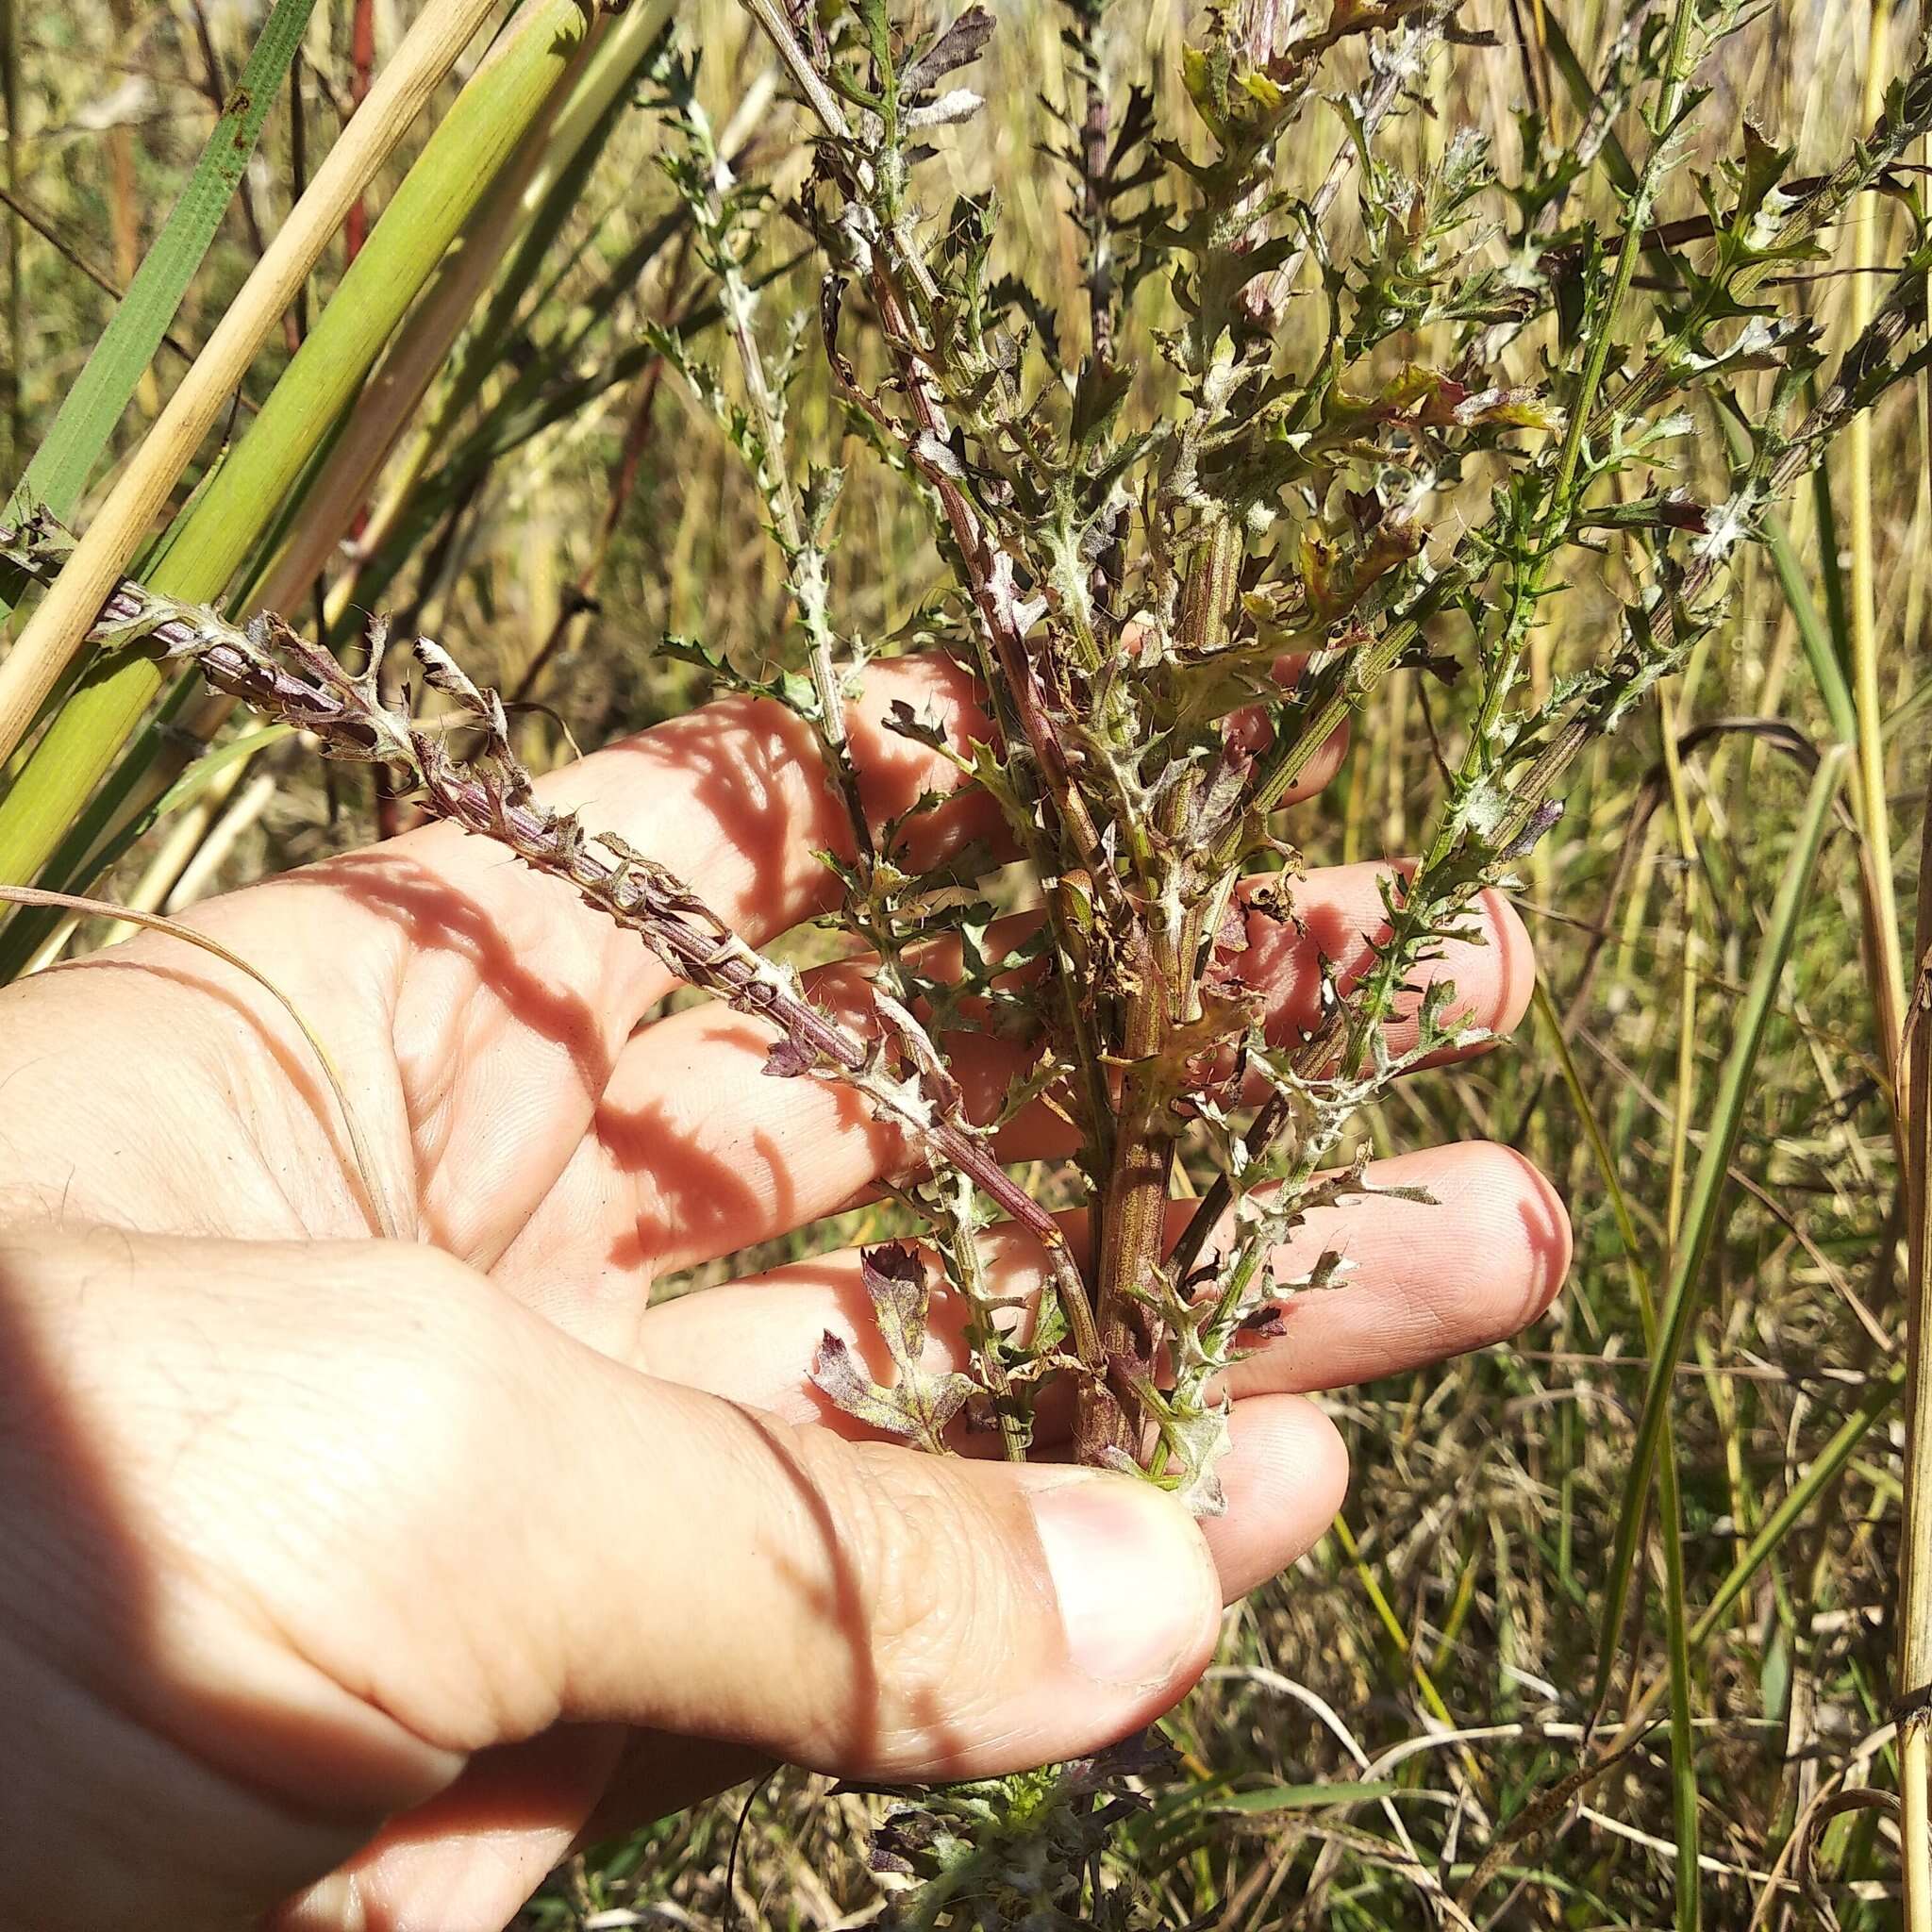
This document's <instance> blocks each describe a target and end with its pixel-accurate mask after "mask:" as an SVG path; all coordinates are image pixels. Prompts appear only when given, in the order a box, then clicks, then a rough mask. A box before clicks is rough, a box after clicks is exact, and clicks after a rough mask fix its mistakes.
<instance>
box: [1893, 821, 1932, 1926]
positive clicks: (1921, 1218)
mask: <svg viewBox="0 0 1932 1932" xmlns="http://www.w3.org/2000/svg"><path fill="white" fill-rule="evenodd" d="M1916 951H1917V956H1918V957H1917V967H1916V985H1915V988H1914V991H1913V995H1912V1008H1911V1012H1910V1016H1909V1019H1908V1021H1907V1028H1908V1032H1909V1043H1910V1055H1911V1070H1910V1076H1909V1087H1908V1092H1909V1095H1910V1099H1909V1104H1908V1106H1907V1109H1906V1125H1907V1132H1906V1148H1907V1159H1906V1195H1907V1206H1908V1208H1909V1217H1910V1218H1909V1223H1908V1228H1909V1250H1910V1257H1911V1259H1910V1275H1909V1280H1908V1287H1907V1297H1906V1364H1907V1381H1906V1456H1905V1486H1906V1494H1905V1548H1904V1552H1903V1557H1902V1562H1901V1568H1900V1575H1899V1607H1898V1633H1899V1635H1898V1643H1899V1650H1898V1684H1897V1693H1898V1703H1897V1707H1896V1708H1897V1712H1898V1722H1899V1801H1900V1805H1901V1807H1902V1810H1903V1814H1904V1815H1903V1820H1902V1824H1901V1832H1900V1838H1901V1849H1902V1857H1903V1863H1904V1874H1903V1875H1904V1880H1905V1907H1906V1932H1932V1374H1928V1373H1927V1364H1926V1359H1925V1356H1926V1351H1927V1349H1928V1348H1932V1281H1928V1274H1932V1266H1928V1263H1932V1187H1928V1185H1927V1180H1928V1167H1932V1015H1928V1013H1927V1011H1926V992H1927V988H1928V986H1932V980H1928V978H1927V974H1928V973H1932V805H1928V808H1927V810H1926V813H1925V821H1924V829H1923V832H1922V835H1921V841H1920V848H1919V908H1918V935H1917V940H1916Z"/></svg>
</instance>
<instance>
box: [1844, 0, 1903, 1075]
mask: <svg viewBox="0 0 1932 1932" xmlns="http://www.w3.org/2000/svg"><path fill="white" fill-rule="evenodd" d="M1890 26H1891V8H1890V0H1872V19H1871V32H1870V36H1869V39H1868V42H1867V45H1866V50H1865V94H1864V105H1863V108H1862V109H1861V111H1862V113H1863V115H1864V118H1865V122H1866V124H1867V125H1871V124H1872V123H1873V122H1874V121H1875V120H1876V119H1877V117H1878V115H1879V113H1880V112H1882V110H1883V108H1884V105H1885V82H1886V74H1887V67H1888V62H1887V58H1886V54H1887V49H1888V45H1889V42H1890ZM1883 199H1884V197H1883V196H1881V195H1879V194H1877V193H1875V192H1868V193H1865V194H1861V195H1859V196H1858V198H1857V202H1856V204H1855V205H1854V208H1853V212H1852V261H1851V267H1852V275H1851V284H1852V285H1851V289H1850V291H1849V293H1850V305H1849V306H1850V310H1851V324H1850V329H1851V339H1852V340H1853V341H1857V339H1858V337H1859V335H1860V334H1861V333H1862V332H1863V331H1864V330H1865V328H1866V327H1867V326H1868V325H1870V323H1871V321H1872V287H1873V281H1874V275H1875V271H1876V269H1877V266H1878V224H1879V214H1880V208H1881V204H1882V202H1883ZM1872 429H1873V425H1872V418H1871V415H1870V413H1869V412H1866V411H1861V412H1860V413H1859V414H1858V416H1857V418H1856V419H1855V420H1854V421H1853V423H1852V425H1851V427H1850V430H1849V431H1848V436H1847V442H1846V457H1847V462H1848V467H1849V470H1850V478H1849V481H1850V494H1851V533H1850V534H1851V549H1852V558H1851V564H1852V568H1851V582H1850V584H1849V585H1848V587H1847V589H1848V591H1849V598H1850V605H1851V608H1850V611H1849V613H1848V614H1849V617H1850V620H1851V663H1852V690H1853V697H1854V700H1855V702H1856V704H1857V714H1858V738H1857V745H1858V785H1857V797H1858V800H1859V807H1858V818H1859V823H1860V824H1861V825H1862V826H1863V828H1864V833H1865V843H1866V844H1867V846H1868V847H1869V848H1870V849H1871V854H1872V871H1873V883H1874V888H1875V891H1876V902H1877V903H1876V907H1875V912H1876V923H1877V928H1878V929H1877V932H1876V935H1875V938H1876V941H1877V947H1878V952H1877V958H1875V959H1874V961H1873V973H1872V997H1873V1005H1874V1011H1875V1013H1876V1017H1877V1021H1878V1039H1879V1043H1880V1046H1881V1047H1882V1048H1883V1051H1884V1055H1885V1063H1886V1065H1887V1067H1889V1068H1890V1067H1896V1066H1897V1064H1898V1058H1899V1041H1900V1029H1901V1027H1902V1025H1903V1024H1904V1018H1903V1016H1904V1011H1905V963H1904V960H1903V958H1902V957H1901V954H1900V947H1899V930H1898V890H1897V886H1896V883H1895V881H1894V880H1893V877H1892V860H1891V814H1890V809H1889V808H1888V806H1887V804H1886V794H1885V723H1884V720H1885V703H1884V699H1883V697H1882V695H1881V694H1880V691H1879V689H1878V621H1877V591H1876V577H1875V558H1874V547H1875V546H1874V529H1873V513H1872Z"/></svg>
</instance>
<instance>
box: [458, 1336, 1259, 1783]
mask: <svg viewBox="0 0 1932 1932" xmlns="http://www.w3.org/2000/svg"><path fill="white" fill-rule="evenodd" d="M563 1345H564V1346H565V1347H566V1348H567V1349H568V1350H569V1352H570V1355H571V1357H572V1359H571V1371H572V1373H571V1375H570V1380H571V1382H572V1383H574V1384H575V1387H574V1389H573V1390H572V1391H571V1393H570V1395H568V1396H563V1395H561V1394H560V1392H553V1394H552V1396H551V1400H550V1403H549V1404H548V1405H547V1408H548V1412H549V1413H550V1414H551V1415H553V1416H555V1417H557V1418H558V1426H557V1427H556V1428H554V1429H552V1430H550V1431H548V1432H547V1434H548V1437H549V1440H548V1441H547V1442H546V1443H544V1444H543V1445H542V1446H541V1452H540V1453H539V1454H538V1455H536V1456H535V1457H532V1458H528V1459H525V1458H519V1465H520V1472H521V1473H520V1477H519V1480H517V1481H516V1482H514V1483H512V1484H509V1485H506V1486H503V1487H500V1488H499V1489H498V1490H497V1491H495V1495H494V1500H493V1504H492V1507H494V1508H497V1509H501V1510H503V1511H504V1512H505V1513H504V1516H503V1518H502V1521H501V1525H500V1528H499V1530H498V1538H499V1539H500V1541H497V1540H492V1541H495V1546H496V1547H499V1548H514V1549H516V1550H518V1551H519V1552H520V1554H521V1557H522V1560H521V1561H519V1562H518V1563H516V1564H515V1566H514V1568H513V1569H510V1570H508V1571H507V1572H506V1573H505V1574H502V1575H501V1577H500V1582H499V1585H498V1587H499V1588H500V1589H501V1590H502V1591H504V1592H506V1600H505V1601H504V1602H503V1603H502V1605H501V1612H502V1613H503V1614H505V1615H506V1616H507V1617H508V1619H509V1620H510V1621H511V1622H512V1623H513V1624H514V1625H515V1626H516V1634H517V1635H518V1637H519V1638H520V1639H521V1641H519V1642H517V1643H515V1644H513V1645H512V1646H510V1648H509V1649H508V1652H506V1653H503V1654H507V1655H512V1656H520V1657H521V1658H522V1660H523V1662H524V1663H525V1665H527V1664H529V1663H531V1662H535V1661H536V1660H537V1657H538V1656H539V1655H540V1654H542V1653H547V1668H548V1671H549V1673H550V1674H551V1676H552V1681H553V1683H554V1684H555V1686H556V1692H557V1700H558V1713H559V1714H560V1715H562V1716H564V1717H567V1718H572V1719H580V1720H581V1719H589V1720H617V1721H620V1722H623V1723H626V1724H648V1725H652V1726H655V1727H658V1728H661V1729H664V1730H669V1731H674V1732H678V1733H682V1734H684V1735H687V1736H698V1737H708V1738H714V1739H722V1740H730V1741H734V1742H738V1743H743V1744H749V1745H753V1746H756V1747H757V1748H758V1749H759V1750H761V1751H764V1752H768V1753H770V1754H771V1755H772V1756H774V1757H782V1758H785V1759H788V1760H790V1761H791V1762H793V1763H799V1764H804V1765H808V1766H810V1767H812V1768H815V1769H818V1770H824V1771H832V1772H838V1773H840V1774H844V1775H847V1776H867V1777H880V1778H919V1779H934V1778H957V1777H966V1776H980V1775H991V1774H995V1773H999V1772H1002V1771H1008V1770H1014V1769H1018V1768H1021V1767H1024V1766H1030V1765H1034V1764H1039V1763H1043V1762H1046V1761H1048V1760H1050V1759H1053V1758H1058V1757H1071V1756H1075V1755H1078V1754H1080V1753H1082V1752H1086V1751H1090V1750H1093V1749H1096V1748H1098V1747H1099V1746H1101V1745H1103V1744H1106V1743H1108V1742H1111V1741H1113V1740H1116V1739H1118V1738H1120V1737H1123V1736H1125V1735H1127V1734H1128V1733H1130V1732H1132V1731H1133V1730H1135V1729H1137V1728H1139V1727H1140V1726H1141V1725H1143V1724H1147V1723H1148V1722H1150V1721H1151V1720H1152V1719H1153V1718H1154V1717H1156V1716H1157V1715H1158V1714H1159V1713H1160V1712H1162V1711H1164V1710H1166V1709H1167V1708H1168V1707H1170V1706H1172V1705H1173V1704H1174V1702H1175V1701H1176V1700H1177V1699H1178V1698H1179V1697H1180V1696H1181V1695H1182V1693H1183V1692H1184V1691H1186V1690H1187V1689H1188V1688H1189V1687H1190V1686H1191V1684H1192V1683H1193V1681H1194V1679H1195V1678H1196V1677H1197V1676H1198V1675H1199V1674H1200V1673H1201V1671H1202V1670H1203V1668H1204V1667H1205V1666H1206V1664H1207V1662H1208V1657H1209V1655H1210V1653H1211V1651H1212V1648H1213V1644H1214V1641H1215V1636H1216V1632H1217V1629H1218V1625H1219V1620H1220V1609H1221V1590H1220V1585H1219V1582H1218V1580H1217V1576H1216V1573H1215V1570H1214V1567H1213V1563H1212V1561H1211V1559H1210V1557H1209V1555H1208V1547H1207V1544H1206V1542H1205V1541H1204V1540H1203V1538H1202V1536H1201V1533H1200V1531H1199V1530H1198V1529H1197V1528H1196V1527H1195V1525H1194V1524H1193V1522H1192V1521H1191V1518H1190V1517H1189V1516H1188V1514H1187V1513H1186V1511H1185V1510H1184V1509H1183V1508H1182V1507H1180V1506H1179V1505H1178V1504H1177V1503H1175V1502H1174V1500H1173V1499H1172V1498H1171V1497H1169V1496H1167V1495H1165V1494H1163V1493H1162V1492H1160V1491H1158V1490H1156V1489H1154V1488H1152V1487H1151V1486H1149V1485H1148V1484H1145V1483H1142V1482H1140V1481H1137V1480H1136V1479H1135V1478H1133V1477H1131V1476H1126V1475H1116V1474H1106V1473H1101V1472H1095V1471H1087V1470H1075V1469H1068V1468H1064V1467H1054V1466H1050V1465H1045V1466H1025V1465H1014V1464H1005V1463H992V1462H976V1461H966V1460H961V1459H958V1458H955V1457H932V1456H925V1455H921V1454H918V1453H915V1452H913V1451H910V1450H907V1449H902V1448H898V1447H894V1446H891V1445H884V1444H878V1443H855V1442H850V1441H841V1440H840V1439H839V1438H837V1437H835V1436H833V1435H832V1434H830V1433H829V1432H827V1431H822V1430H817V1429H810V1428H799V1427H796V1426H793V1425H791V1424H785V1423H783V1422H781V1421H779V1420H777V1419H775V1418H774V1417H771V1416H769V1415H764V1414H761V1413H758V1412H755V1411H752V1410H748V1409H743V1408H740V1407H736V1406H734V1405H732V1404H730V1403H726V1402H724V1401H721V1400H719V1399H718V1398H716V1397H712V1396H707V1395H703V1394H700V1393H698V1392H697V1391H691V1390H689V1389H685V1388H682V1387H679V1386H676V1385H674V1384H670V1383H663V1382H657V1381H654V1380H651V1379H650V1378H648V1377H645V1376H643V1375H641V1374H637V1373H635V1372H634V1371H631V1370H628V1369H625V1368H624V1367H623V1366H622V1365H620V1364H617V1363H613V1362H610V1361H608V1360H607V1359H606V1358H605V1357H601V1356H597V1355H594V1354H592V1353H591V1351H589V1350H587V1349H581V1348H578V1347H576V1346H575V1344H570V1343H565V1344H563ZM548 1352H549V1351H548V1350H544V1351H541V1353H548ZM524 1358H525V1361H531V1360H532V1357H531V1356H530V1355H525V1357H524ZM545 1377H546V1381H547V1382H549V1385H550V1387H551V1389H552V1390H553V1391H555V1390H556V1382H555V1379H554V1370H552V1371H546V1372H545ZM522 1412H523V1413H525V1414H526V1415H527V1414H528V1413H530V1411H529V1409H528V1408H525V1409H523V1411H522ZM487 1546H489V1545H486V1547H487Z"/></svg>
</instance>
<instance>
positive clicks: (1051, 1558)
mask: <svg viewBox="0 0 1932 1932" xmlns="http://www.w3.org/2000/svg"><path fill="white" fill-rule="evenodd" d="M1033 1514H1034V1521H1035V1523H1036V1524H1038V1526H1039V1531H1040V1541H1041V1548H1042V1549H1044V1551H1045V1552H1046V1566H1047V1570H1048V1573H1049V1574H1051V1575H1052V1577H1053V1587H1054V1592H1055V1594H1056V1595H1057V1596H1058V1599H1059V1608H1060V1622H1061V1624H1062V1625H1063V1626H1064V1627H1065V1630H1066V1637H1067V1649H1068V1652H1069V1653H1070V1655H1071V1656H1072V1657H1073V1660H1074V1663H1076V1664H1077V1665H1078V1666H1079V1667H1080V1669H1081V1670H1083V1671H1084V1672H1086V1674H1088V1675H1089V1676H1091V1677H1095V1678H1098V1679H1099V1680H1100V1681H1101V1682H1103V1683H1108V1684H1128V1685H1133V1686H1136V1687H1139V1688H1145V1687H1150V1686H1154V1685H1158V1684H1165V1683H1168V1682H1169V1681H1171V1680H1172V1679H1173V1678H1174V1676H1175V1674H1177V1673H1178V1672H1179V1671H1180V1670H1181V1669H1182V1668H1183V1667H1184V1666H1186V1665H1194V1666H1196V1667H1198V1665H1199V1664H1200V1663H1203V1662H1205V1661H1206V1659H1207V1655H1208V1650H1209V1649H1210V1648H1211V1646H1212V1644H1213V1641H1214V1630H1215V1626H1216V1621H1217V1613H1218V1611H1219V1609H1220V1591H1219V1589H1218V1587H1216V1586H1215V1585H1214V1584H1213V1580H1212V1569H1211V1566H1210V1565H1209V1563H1208V1554H1207V1549H1206V1546H1205V1545H1204V1544H1203V1543H1202V1541H1201V1537H1200V1532H1199V1531H1197V1530H1196V1529H1195V1527H1194V1525H1193V1524H1192V1523H1191V1521H1190V1520H1189V1519H1188V1517H1187V1516H1186V1515H1185V1514H1184V1513H1183V1512H1182V1511H1181V1510H1180V1509H1179V1508H1178V1507H1176V1506H1175V1505H1174V1504H1172V1503H1170V1502H1169V1501H1168V1500H1167V1499H1166V1498H1164V1497H1162V1496H1159V1495H1158V1494H1157V1493H1156V1492H1155V1491H1151V1490H1149V1491H1145V1492H1144V1493H1143V1492H1142V1491H1141V1486H1140V1485H1138V1484H1136V1483H1135V1481H1134V1480H1133V1478H1132V1477H1129V1476H1116V1475H1083V1476H1075V1477H1074V1478H1072V1479H1071V1480H1069V1481H1066V1482H1061V1483H1056V1484H1055V1485H1054V1486H1053V1487H1052V1488H1051V1489H1049V1490H1044V1491H1040V1492H1038V1493H1037V1494H1036V1495H1035V1496H1034V1498H1033Z"/></svg>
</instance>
